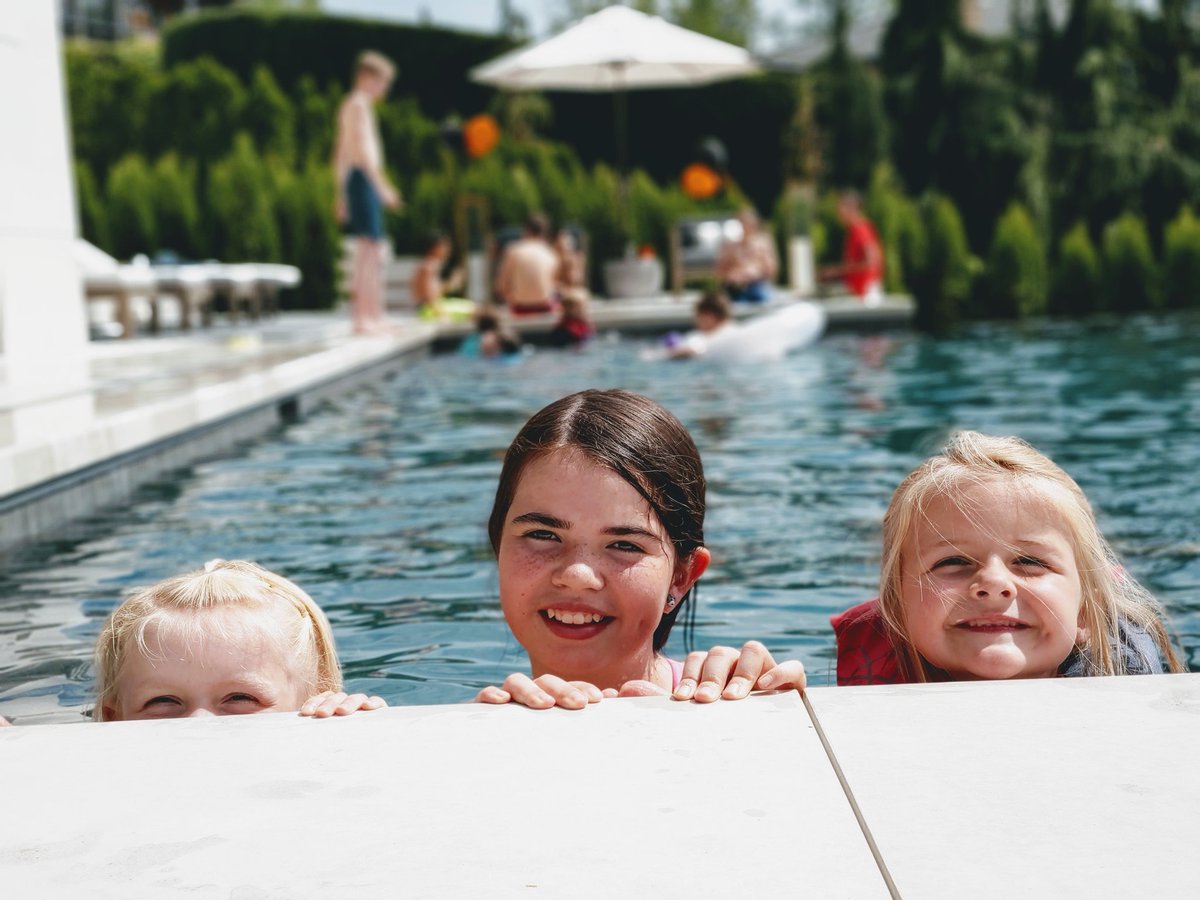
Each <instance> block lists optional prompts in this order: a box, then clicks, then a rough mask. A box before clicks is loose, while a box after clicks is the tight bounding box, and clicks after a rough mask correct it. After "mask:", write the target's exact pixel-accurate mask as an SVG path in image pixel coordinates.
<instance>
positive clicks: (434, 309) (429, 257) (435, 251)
mask: <svg viewBox="0 0 1200 900" xmlns="http://www.w3.org/2000/svg"><path fill="white" fill-rule="evenodd" d="M449 259H450V238H448V237H446V235H445V234H444V233H442V232H440V231H431V232H430V233H429V234H428V235H426V237H425V244H424V252H423V254H422V256H421V261H420V262H419V263H417V269H416V271H415V272H414V273H413V280H412V288H411V291H412V298H413V302H414V303H416V305H417V316H418V318H421V319H427V320H437V319H457V320H466V319H469V318H470V317H471V316H472V314H473V313H474V312H475V304H474V303H472V302H471V301H470V300H463V299H461V298H447V297H446V294H448V293H450V292H451V291H457V290H459V289H461V287H462V284H463V281H464V280H465V272H464V271H463V269H462V267H459V268H457V269H455V270H454V271H453V272H451V273H450V276H449V277H448V278H445V279H443V278H442V270H443V269H444V268H445V267H446V263H447V261H449Z"/></svg>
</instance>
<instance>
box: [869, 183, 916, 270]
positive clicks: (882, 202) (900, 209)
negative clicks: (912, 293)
mask: <svg viewBox="0 0 1200 900" xmlns="http://www.w3.org/2000/svg"><path fill="white" fill-rule="evenodd" d="M865 207H866V210H865V211H866V214H867V218H869V219H870V220H871V221H872V222H873V223H874V225H875V228H876V230H877V231H878V233H879V241H880V243H881V244H882V245H883V285H884V288H885V289H886V290H887V291H888V292H889V293H900V292H902V291H904V290H905V288H906V275H905V273H906V272H907V271H908V270H909V268H910V266H912V265H918V266H919V265H920V263H921V260H920V258H919V257H923V253H924V237H925V235H924V228H923V227H922V224H921V214H920V211H919V210H918V209H917V206H916V204H915V203H913V201H912V200H910V199H909V198H908V197H906V196H905V195H904V193H903V192H902V191H901V190H900V187H899V185H898V184H897V183H896V176H895V173H894V172H893V170H892V167H891V166H889V165H887V164H886V163H881V164H880V165H878V166H876V167H875V171H874V172H873V173H872V175H871V188H870V190H869V191H868V192H867V197H866V203H865Z"/></svg>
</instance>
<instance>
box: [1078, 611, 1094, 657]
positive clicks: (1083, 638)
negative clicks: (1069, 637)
mask: <svg viewBox="0 0 1200 900" xmlns="http://www.w3.org/2000/svg"><path fill="white" fill-rule="evenodd" d="M1091 638H1092V633H1091V631H1090V630H1089V629H1088V627H1087V622H1086V621H1084V618H1083V607H1080V608H1079V622H1078V623H1077V625H1076V627H1075V646H1076V647H1086V646H1087V645H1088V642H1089V641H1090V640H1091Z"/></svg>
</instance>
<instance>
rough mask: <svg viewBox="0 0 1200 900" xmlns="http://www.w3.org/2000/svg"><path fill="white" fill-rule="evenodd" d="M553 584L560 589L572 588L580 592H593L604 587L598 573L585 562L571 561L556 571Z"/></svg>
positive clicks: (579, 560)
mask: <svg viewBox="0 0 1200 900" xmlns="http://www.w3.org/2000/svg"><path fill="white" fill-rule="evenodd" d="M555 582H556V583H557V584H558V585H559V586H560V587H566V588H573V589H575V590H580V591H595V590H599V589H600V588H601V587H603V586H604V581H603V579H602V578H601V577H600V575H599V573H597V572H596V570H595V569H594V568H593V567H592V566H591V565H590V564H589V563H588V562H586V561H584V560H581V559H576V560H573V561H572V562H569V563H567V564H566V565H564V566H563V567H562V568H561V569H559V570H558V572H557V574H556V576H555Z"/></svg>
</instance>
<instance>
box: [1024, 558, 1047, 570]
mask: <svg viewBox="0 0 1200 900" xmlns="http://www.w3.org/2000/svg"><path fill="white" fill-rule="evenodd" d="M1017 565H1018V566H1022V567H1026V568H1032V569H1044V568H1046V563H1045V562H1043V561H1042V560H1040V559H1038V558H1037V557H1036V556H1018V557H1017Z"/></svg>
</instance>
